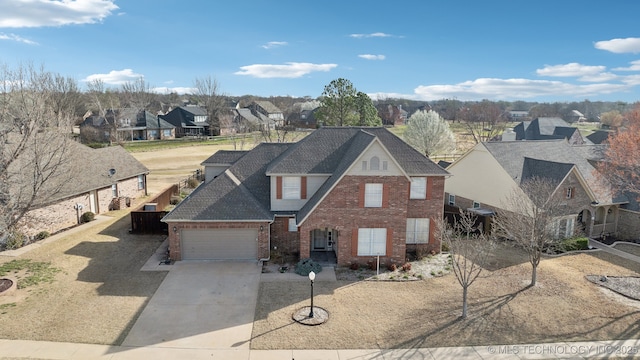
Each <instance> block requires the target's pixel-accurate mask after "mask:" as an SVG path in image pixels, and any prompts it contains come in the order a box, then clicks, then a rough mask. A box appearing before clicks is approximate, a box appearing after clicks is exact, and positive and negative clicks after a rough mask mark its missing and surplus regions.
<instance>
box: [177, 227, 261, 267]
mask: <svg viewBox="0 0 640 360" xmlns="http://www.w3.org/2000/svg"><path fill="white" fill-rule="evenodd" d="M181 238H182V244H181V245H182V246H181V248H182V259H183V260H256V259H257V258H258V243H257V239H258V230H257V229H215V230H187V229H184V230H182V233H181Z"/></svg>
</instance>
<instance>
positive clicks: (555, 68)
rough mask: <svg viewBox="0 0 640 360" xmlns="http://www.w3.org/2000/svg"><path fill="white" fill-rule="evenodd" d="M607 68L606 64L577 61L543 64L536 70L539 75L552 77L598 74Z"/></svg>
mask: <svg viewBox="0 0 640 360" xmlns="http://www.w3.org/2000/svg"><path fill="white" fill-rule="evenodd" d="M606 69H607V67H606V66H601V65H597V66H590V65H582V64H579V63H569V64H562V65H545V66H544V68H542V69H538V70H536V73H537V74H538V75H541V76H554V77H580V76H587V75H595V74H599V73H601V72H603V71H605V70H606Z"/></svg>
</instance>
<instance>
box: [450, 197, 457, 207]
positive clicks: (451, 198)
mask: <svg viewBox="0 0 640 360" xmlns="http://www.w3.org/2000/svg"><path fill="white" fill-rule="evenodd" d="M449 205H451V206H455V205H456V196H455V195H453V194H449Z"/></svg>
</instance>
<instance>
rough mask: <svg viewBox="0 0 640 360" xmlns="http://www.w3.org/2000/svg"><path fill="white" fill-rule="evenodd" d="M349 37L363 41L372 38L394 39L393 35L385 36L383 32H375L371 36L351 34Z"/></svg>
mask: <svg viewBox="0 0 640 360" xmlns="http://www.w3.org/2000/svg"><path fill="white" fill-rule="evenodd" d="M349 37H352V38H356V39H363V38H372V37H393V35H391V34H385V33H382V32H375V33H371V34H350V35H349Z"/></svg>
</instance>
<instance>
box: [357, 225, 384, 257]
mask: <svg viewBox="0 0 640 360" xmlns="http://www.w3.org/2000/svg"><path fill="white" fill-rule="evenodd" d="M386 254H387V229H378V228H362V229H358V256H376V255H381V256H384V255H386Z"/></svg>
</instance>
